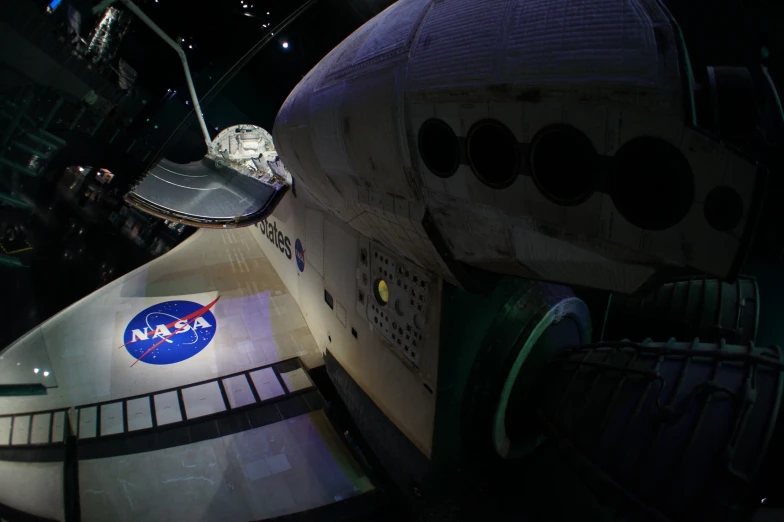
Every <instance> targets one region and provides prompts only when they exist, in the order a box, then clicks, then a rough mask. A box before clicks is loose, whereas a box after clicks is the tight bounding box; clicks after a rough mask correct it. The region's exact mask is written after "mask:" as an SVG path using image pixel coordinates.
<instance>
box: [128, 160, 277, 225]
mask: <svg viewBox="0 0 784 522" xmlns="http://www.w3.org/2000/svg"><path fill="white" fill-rule="evenodd" d="M132 194H133V195H135V196H137V197H138V198H141V199H143V200H145V201H147V202H149V203H151V204H153V205H155V206H157V207H160V208H162V209H166V210H169V211H172V212H176V213H178V214H182V215H188V216H193V217H195V218H198V219H205V220H213V219H215V220H226V219H234V218H237V217H243V216H250V215H253V214H255V213H257V212H260V211H261V210H262V209H263V208H264V207H266V206H267V205H268V204H269V203H270V202H271V200H272V199H273V198H274V196H275V194H276V190H275V188H273V187H271V186H269V185H267V184H266V183H264V182H263V181H261V180H259V179H256V178H252V177H250V176H245V175H243V174H240V173H238V172H236V171H235V170H232V169H231V168H228V167H218V166H216V164H215V162H214V161H212V160H211V159H209V158H203V159H201V160H199V161H196V162H193V163H187V164H184V165H183V164H178V163H173V162H171V161H168V160H166V159H162V160H161V161H159V162H158V163H157V164H156V165H155V166H154V167H153V168H152V169H151V170H150V172H149V174H148V175H147V176H145V178H144V179H143V180H142V181H141V182H140V183H139V184H138V185H137V186H136V188H135V189H134V190H133V191H132Z"/></svg>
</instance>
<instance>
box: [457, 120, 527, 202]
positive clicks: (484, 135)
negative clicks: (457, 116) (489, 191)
mask: <svg viewBox="0 0 784 522" xmlns="http://www.w3.org/2000/svg"><path fill="white" fill-rule="evenodd" d="M467 141H468V163H469V164H470V165H471V170H473V171H474V174H475V175H476V177H477V178H479V180H480V181H482V183H484V184H485V185H487V186H489V187H492V188H495V189H501V188H505V187H508V186H509V185H511V184H512V183H514V181H515V179H516V178H517V174H518V171H519V167H520V155H519V153H518V146H517V139H516V138H515V136H514V134H513V133H512V131H511V130H509V128H508V127H507V126H506V125H504V124H503V123H501V122H499V121H496V120H482V121H479V122H477V123H475V124H474V126H473V127H471V130H470V131H468V140H467Z"/></svg>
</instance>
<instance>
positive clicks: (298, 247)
mask: <svg viewBox="0 0 784 522" xmlns="http://www.w3.org/2000/svg"><path fill="white" fill-rule="evenodd" d="M294 253H295V254H296V255H297V268H299V271H300V272H304V271H305V250H304V249H303V248H302V242H301V241H300V240H299V239H297V242H296V243H294Z"/></svg>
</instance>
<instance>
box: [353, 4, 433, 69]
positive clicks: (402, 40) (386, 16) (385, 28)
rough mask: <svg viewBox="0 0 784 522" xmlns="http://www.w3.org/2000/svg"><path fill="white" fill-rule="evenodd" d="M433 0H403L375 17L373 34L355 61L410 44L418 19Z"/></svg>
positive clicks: (367, 58)
mask: <svg viewBox="0 0 784 522" xmlns="http://www.w3.org/2000/svg"><path fill="white" fill-rule="evenodd" d="M430 3H431V0H401V1H398V2H396V3H394V4H392V5H391V6H389V8H387V9H386V10H385V11H384V12H383V13H381V14H380V15H378V16H377V17H376V18H374V19H373V21H371V22H370V23H369V24H368V25H370V24H373V22H376V23H375V24H374V25H375V27H374V28H373V29H372V34H371V35H370V36H369V37H368V38H367V39H366V40H365V42H364V43H363V44H362V47H361V48H360V49H359V52H358V53H357V57H356V59H355V63H359V62H362V61H364V60H369V59H372V58H375V57H377V56H381V55H383V54H386V53H389V52H393V51H395V50H398V49H403V48H405V47H406V46H408V45H409V44H410V42H411V39H412V38H413V36H414V33H415V32H416V29H417V27H418V25H417V24H416V21H417V19H418V18H419V17H420V16H421V14H422V11H423V10H424V9H426V8H427V6H429V5H430Z"/></svg>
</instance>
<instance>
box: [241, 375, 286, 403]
mask: <svg viewBox="0 0 784 522" xmlns="http://www.w3.org/2000/svg"><path fill="white" fill-rule="evenodd" d="M250 378H251V380H252V381H253V385H254V386H255V387H256V391H257V392H258V394H259V398H260V399H261V400H263V401H265V400H267V399H271V398H273V397H279V396H281V395H283V394H284V393H286V392H284V391H283V387H282V386H281V385H280V381H279V380H278V378H277V376H275V372H274V371H273V370H272V368H264V369H262V370H256V371H255V372H251V374H250Z"/></svg>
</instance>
